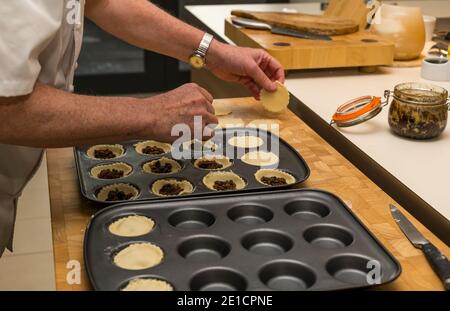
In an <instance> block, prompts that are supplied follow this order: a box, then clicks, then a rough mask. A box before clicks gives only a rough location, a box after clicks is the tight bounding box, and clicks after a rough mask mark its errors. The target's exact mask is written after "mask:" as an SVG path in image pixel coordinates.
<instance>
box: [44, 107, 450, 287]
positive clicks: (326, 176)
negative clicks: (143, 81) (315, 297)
mask: <svg viewBox="0 0 450 311" xmlns="http://www.w3.org/2000/svg"><path fill="white" fill-rule="evenodd" d="M216 102H217V103H218V104H219V105H220V106H222V108H223V107H224V106H225V107H227V108H230V109H231V110H232V114H230V115H228V116H225V117H221V118H226V119H227V120H230V119H231V118H233V119H242V120H243V121H245V122H246V123H248V122H250V121H252V120H255V119H276V121H278V122H279V123H280V136H281V137H282V138H283V139H285V140H286V141H287V142H288V143H289V144H291V145H292V146H293V147H294V148H295V149H297V150H298V151H299V152H300V153H301V155H302V156H303V157H304V159H305V160H306V162H307V163H308V165H309V167H310V169H311V176H310V178H309V179H308V180H307V181H306V182H305V183H303V184H302V186H301V187H312V188H320V189H324V190H327V191H330V192H333V193H335V194H336V195H338V196H339V197H341V198H342V199H343V200H344V201H345V202H346V203H347V204H348V205H349V206H351V207H352V209H353V211H354V212H355V214H356V215H357V216H358V217H359V218H360V219H361V220H362V222H363V223H364V224H365V225H366V226H367V227H368V228H369V229H370V231H372V233H373V234H374V235H375V236H376V237H377V238H378V239H379V240H380V241H381V242H382V243H383V244H384V246H385V247H386V248H387V249H388V250H389V251H390V252H391V253H392V254H393V255H394V256H395V257H396V258H397V260H398V261H399V262H400V264H401V266H402V270H403V271H402V274H401V275H400V277H399V278H398V279H397V280H395V281H394V282H392V283H390V284H387V285H384V286H379V287H377V289H381V290H442V289H443V286H442V284H441V282H440V281H439V279H438V277H437V276H436V275H435V274H434V272H433V271H432V269H431V267H430V266H429V265H428V262H427V261H426V259H425V257H424V255H423V254H422V252H421V251H420V250H418V249H415V248H414V247H413V246H412V245H411V244H410V243H409V241H408V240H407V239H406V237H405V236H404V235H403V234H402V232H401V231H400V229H399V228H398V226H397V224H396V223H395V222H394V220H393V219H392V217H391V214H390V211H389V208H388V204H389V203H393V204H396V205H397V206H398V207H399V208H400V209H401V210H402V212H403V213H405V215H407V216H408V218H409V219H410V220H411V221H412V222H413V223H414V224H415V225H416V226H417V228H418V229H419V230H420V231H421V232H422V233H423V234H424V235H425V236H426V237H427V238H428V239H429V240H430V241H431V242H432V243H434V244H435V245H436V246H437V247H438V248H440V249H441V250H442V251H443V252H444V253H445V254H446V255H447V256H450V251H449V248H448V247H447V246H446V245H445V244H444V243H443V242H442V241H440V240H439V239H438V238H436V237H435V236H434V235H433V234H432V233H431V232H430V231H429V230H427V229H426V228H425V227H424V226H423V225H421V224H420V223H419V222H418V221H416V220H415V219H414V218H413V217H412V216H410V215H409V214H408V213H407V212H406V211H405V210H404V209H403V208H402V207H401V206H399V205H398V204H397V203H396V202H395V201H394V200H393V199H392V198H390V197H389V196H388V195H387V194H386V193H384V192H383V191H382V190H381V189H380V188H379V187H378V186H376V185H375V184H374V183H373V182H372V181H370V180H369V179H368V178H367V177H366V176H365V175H363V174H362V173H361V172H360V171H359V170H358V169H356V168H355V167H354V166H353V165H352V164H351V163H350V162H349V161H348V160H346V159H345V158H344V157H343V156H342V155H340V154H339V153H338V152H337V151H336V150H335V149H333V148H332V147H331V146H330V145H329V144H327V143H326V142H325V141H324V140H323V139H322V138H321V137H320V136H319V135H317V134H316V133H315V132H313V131H312V130H311V129H310V128H309V127H308V126H307V125H306V124H305V123H303V121H302V120H301V119H299V118H298V117H297V116H296V115H295V114H294V113H292V112H291V111H287V112H286V113H284V114H281V115H277V116H274V115H270V114H268V113H266V112H265V111H264V110H263V109H262V106H261V105H260V104H259V103H258V102H256V101H255V100H253V99H251V98H235V99H223V100H217V101H216ZM290 109H292V110H296V111H297V114H298V115H301V113H302V112H301V111H299V109H301V108H299V106H298V105H297V104H296V103H295V102H291V105H290ZM234 121H236V120H234ZM47 161H48V174H49V185H50V202H51V213H52V229H53V248H54V256H55V271H56V287H57V289H58V290H89V289H91V287H90V284H89V280H88V278H87V275H86V272H85V270H84V262H83V238H84V231H85V228H86V225H87V224H88V222H89V220H90V218H91V217H92V215H93V214H94V213H95V212H96V211H97V210H98V208H99V207H101V205H98V204H96V203H92V202H89V201H87V200H86V199H84V198H82V196H81V194H80V192H79V186H78V180H77V174H76V170H75V163H74V158H73V151H72V149H71V148H66V149H51V150H48V152H47ZM73 260H76V261H78V262H80V264H81V284H68V283H67V280H66V278H67V273H69V272H70V271H73V268H74V267H75V268H76V264H75V266H74V265H73V264H74V261H73ZM69 261H71V262H69ZM68 263H69V264H68ZM181 268H182V267H180V269H181ZM69 276H70V277H69V280H76V278H74V277H73V274H70V275H69Z"/></svg>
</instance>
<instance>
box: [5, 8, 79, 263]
mask: <svg viewBox="0 0 450 311" xmlns="http://www.w3.org/2000/svg"><path fill="white" fill-rule="evenodd" d="M84 4H85V0H8V1H4V0H3V1H1V2H0V16H1V17H0V97H12V96H21V95H27V94H30V93H31V92H32V91H33V87H34V85H35V83H36V81H38V80H39V81H40V82H42V83H45V84H47V85H50V86H53V87H56V88H59V89H64V90H67V91H73V76H74V72H75V69H76V60H77V59H78V56H79V53H80V49H81V41H82V36H83V17H84ZM0 105H1V103H0ZM2 117H8V116H0V119H1V118H2ZM35 130H36V131H39V128H37V129H35ZM42 152H43V150H42V149H38V148H28V147H22V146H12V145H5V144H0V256H1V255H2V253H3V252H4V250H5V247H6V248H8V249H10V250H11V251H12V236H13V231H14V222H15V217H16V204H17V200H18V198H19V196H20V194H21V192H22V190H23V188H24V187H25V185H26V183H27V181H28V180H29V179H30V178H31V177H32V176H33V174H34V172H35V170H36V169H37V167H38V166H39V164H40V161H41V158H42Z"/></svg>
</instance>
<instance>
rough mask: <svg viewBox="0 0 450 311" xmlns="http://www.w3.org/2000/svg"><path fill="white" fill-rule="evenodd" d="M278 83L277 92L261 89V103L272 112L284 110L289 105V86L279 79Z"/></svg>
mask: <svg viewBox="0 0 450 311" xmlns="http://www.w3.org/2000/svg"><path fill="white" fill-rule="evenodd" d="M275 83H276V84H277V90H276V91H275V92H272V93H271V92H268V91H266V90H262V91H261V96H260V97H261V104H262V105H263V107H264V109H266V110H267V111H270V112H275V113H278V112H282V111H284V110H285V109H286V107H287V106H288V105H289V92H288V90H287V88H286V87H285V86H284V85H283V84H281V83H280V82H279V81H276V82H275Z"/></svg>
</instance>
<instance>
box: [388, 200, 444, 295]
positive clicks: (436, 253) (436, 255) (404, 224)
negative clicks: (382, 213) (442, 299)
mask: <svg viewBox="0 0 450 311" xmlns="http://www.w3.org/2000/svg"><path fill="white" fill-rule="evenodd" d="M389 208H390V210H391V214H392V217H393V218H394V220H395V222H396V223H397V225H398V226H399V227H400V229H401V230H402V232H403V233H404V234H405V236H406V237H407V238H408V240H409V241H410V242H411V243H412V244H413V245H414V246H415V247H416V248H419V249H421V250H422V251H423V252H424V254H425V257H426V258H427V260H428V262H429V263H430V265H431V267H432V268H433V270H434V272H435V273H436V274H437V275H438V276H439V278H440V279H441V281H442V283H443V284H444V287H445V289H446V290H450V262H449V261H448V259H447V257H445V255H444V254H443V253H442V252H441V251H440V250H439V249H438V248H437V247H436V246H434V245H433V244H432V243H431V242H430V241H428V240H427V239H426V238H425V237H424V236H423V235H422V234H421V233H420V232H419V230H417V228H416V227H414V225H413V224H412V223H411V222H410V221H409V220H408V219H407V218H406V217H405V215H403V213H402V212H400V211H399V210H398V208H397V207H395V206H394V205H392V204H389Z"/></svg>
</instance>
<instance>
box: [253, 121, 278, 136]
mask: <svg viewBox="0 0 450 311" xmlns="http://www.w3.org/2000/svg"><path fill="white" fill-rule="evenodd" d="M247 127H250V128H259V129H261V130H264V131H268V132H273V133H278V132H279V131H280V122H279V120H276V119H256V120H253V121H251V122H249V123H248V124H247Z"/></svg>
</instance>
